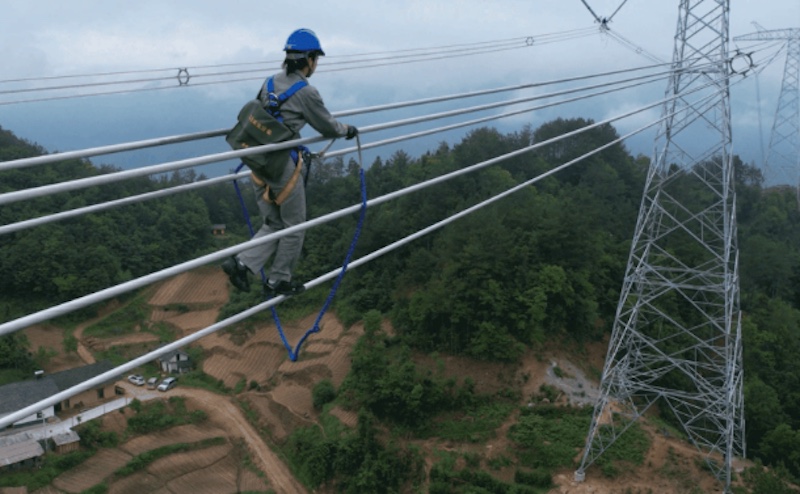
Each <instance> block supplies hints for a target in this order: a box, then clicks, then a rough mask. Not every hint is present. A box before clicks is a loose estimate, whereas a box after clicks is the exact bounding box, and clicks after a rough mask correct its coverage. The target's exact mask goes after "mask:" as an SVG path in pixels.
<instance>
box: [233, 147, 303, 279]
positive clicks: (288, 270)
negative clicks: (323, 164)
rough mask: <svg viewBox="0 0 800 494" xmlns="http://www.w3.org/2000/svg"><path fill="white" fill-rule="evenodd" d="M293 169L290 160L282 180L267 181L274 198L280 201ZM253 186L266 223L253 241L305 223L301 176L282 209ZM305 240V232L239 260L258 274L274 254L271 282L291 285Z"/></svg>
mask: <svg viewBox="0 0 800 494" xmlns="http://www.w3.org/2000/svg"><path fill="white" fill-rule="evenodd" d="M294 169H295V163H294V161H293V160H292V158H291V157H288V159H287V160H286V166H285V167H284V168H283V173H282V174H281V176H280V178H279V179H278V180H276V181H273V180H265V181H266V183H267V184H268V185H269V187H270V189H271V190H272V192H273V194H274V195H273V197H277V196H278V194H280V193H281V191H282V190H283V188H284V187H285V186H286V184H287V183H288V182H289V179H290V178H291V176H292V173H294ZM253 186H254V187H255V192H256V202H257V203H258V209H259V211H260V212H261V217H262V218H263V219H264V223H263V224H262V225H261V228H260V229H259V230H258V231H257V232H256V234H255V235H254V236H253V238H260V237H263V236H265V235H269V234H270V233H274V232H277V231H278V230H283V229H284V228H288V227H290V226H294V225H297V224H299V223H302V222H303V221H305V220H306V189H305V184H304V183H303V177H302V174H301V176H300V177H299V178H298V180H297V182H296V183H295V186H294V189H292V191H291V193H289V196H288V197H287V198H286V200H285V201H284V202H283V203H282V204H281V205H280V206H277V205H275V204H274V203H269V202H267V201H265V200H264V199H263V195H264V187H259V186H258V185H257V184H255V182H254V183H253ZM304 237H305V231H300V232H295V233H292V234H291V235H287V236H285V237H281V238H279V239H277V240H273V241H271V242H267V243H266V244H263V245H259V246H257V247H253V248H252V249H248V250H245V251H243V252H240V253H239V255H238V258H239V260H240V261H242V263H243V264H244V265H245V266H247V267H248V268H250V271H252V272H253V273H258V272H259V271H260V270H261V268H263V267H264V265H265V264H266V263H267V261H268V260H269V258H270V257H271V256H272V255H273V254H275V259H274V260H273V261H272V267H271V268H270V269H269V273H268V276H269V280H270V281H291V279H292V268H293V267H294V265H295V264H296V263H297V260H298V259H299V258H300V252H301V250H302V249H303V238H304Z"/></svg>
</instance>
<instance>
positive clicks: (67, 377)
mask: <svg viewBox="0 0 800 494" xmlns="http://www.w3.org/2000/svg"><path fill="white" fill-rule="evenodd" d="M113 368H114V366H113V365H111V362H109V361H108V360H101V361H100V362H96V363H94V364H90V365H84V366H83V367H75V368H74V369H67V370H65V371H61V372H56V373H54V374H50V377H51V378H53V381H55V383H56V385H57V386H58V390H59V391H64V390H65V389H69V388H71V387H73V386H75V385H77V384H80V383H82V382H84V381H86V380H88V379H91V378H93V377H97V376H99V375H100V374H102V373H104V372H108V371H110V370H111V369H113ZM111 381H116V378H114V379H109V380H108V381H106V383H107V382H111ZM104 384H105V383H104Z"/></svg>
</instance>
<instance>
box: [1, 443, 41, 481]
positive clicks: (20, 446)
mask: <svg viewBox="0 0 800 494" xmlns="http://www.w3.org/2000/svg"><path fill="white" fill-rule="evenodd" d="M43 455H44V448H42V445H41V444H40V443H39V441H38V440H36V438H34V437H33V436H32V435H31V434H28V433H22V434H15V435H13V436H0V472H4V471H6V470H16V469H19V468H32V467H36V466H38V465H39V462H40V459H41V457H42V456H43Z"/></svg>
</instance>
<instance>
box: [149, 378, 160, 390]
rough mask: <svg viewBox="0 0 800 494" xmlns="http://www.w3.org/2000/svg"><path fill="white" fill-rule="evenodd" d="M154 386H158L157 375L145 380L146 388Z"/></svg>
mask: <svg viewBox="0 0 800 494" xmlns="http://www.w3.org/2000/svg"><path fill="white" fill-rule="evenodd" d="M156 386H158V378H157V377H151V378H150V379H148V380H147V389H156Z"/></svg>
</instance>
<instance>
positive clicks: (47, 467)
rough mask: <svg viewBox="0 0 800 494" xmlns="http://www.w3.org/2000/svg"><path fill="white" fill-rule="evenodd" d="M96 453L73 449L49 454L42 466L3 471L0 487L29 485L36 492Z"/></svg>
mask: <svg viewBox="0 0 800 494" xmlns="http://www.w3.org/2000/svg"><path fill="white" fill-rule="evenodd" d="M94 454H95V451H93V450H85V451H73V452H72V453H66V454H63V455H56V454H52V453H51V454H47V455H45V456H44V459H43V461H42V465H41V468H38V469H36V470H29V471H19V472H3V474H2V475H0V487H27V488H28V492H34V491H37V490H38V489H42V488H44V487H47V486H48V485H50V484H51V483H52V482H53V480H54V479H55V478H56V477H58V476H59V475H61V474H62V473H64V472H66V471H68V470H71V469H73V468H75V467H76V466H78V465H80V464H81V463H83V462H84V461H86V460H88V459H89V458H91V457H92V456H93V455H94Z"/></svg>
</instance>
